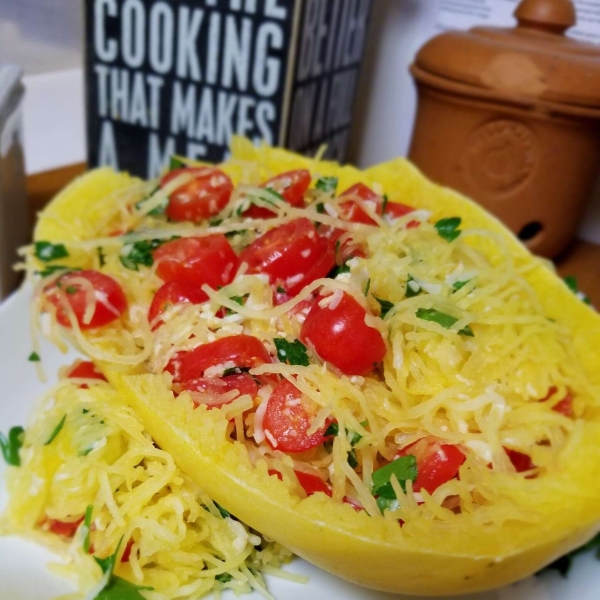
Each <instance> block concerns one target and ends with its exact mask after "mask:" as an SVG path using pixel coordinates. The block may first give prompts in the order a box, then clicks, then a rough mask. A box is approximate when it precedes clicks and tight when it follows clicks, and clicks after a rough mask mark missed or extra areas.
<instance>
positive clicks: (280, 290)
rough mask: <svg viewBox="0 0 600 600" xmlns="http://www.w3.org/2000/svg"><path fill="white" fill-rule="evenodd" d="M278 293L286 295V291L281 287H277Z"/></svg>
mask: <svg viewBox="0 0 600 600" xmlns="http://www.w3.org/2000/svg"><path fill="white" fill-rule="evenodd" d="M277 293H278V294H285V293H286V292H285V289H283V288H282V287H281V286H280V285H278V286H277Z"/></svg>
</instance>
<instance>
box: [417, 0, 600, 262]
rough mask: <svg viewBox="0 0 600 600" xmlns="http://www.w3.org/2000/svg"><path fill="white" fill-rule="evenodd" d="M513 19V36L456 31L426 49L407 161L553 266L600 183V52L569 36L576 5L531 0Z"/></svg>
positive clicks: (419, 66)
mask: <svg viewBox="0 0 600 600" xmlns="http://www.w3.org/2000/svg"><path fill="white" fill-rule="evenodd" d="M515 16H516V18H517V21H518V26H517V27H516V28H514V29H499V28H488V27H476V28H474V29H472V30H470V31H468V32H457V31H450V32H446V33H443V34H441V35H439V36H437V37H435V38H433V39H432V40H430V41H429V42H428V43H427V44H425V46H423V48H422V49H421V50H420V51H419V53H418V54H417V57H416V60H415V63H414V64H413V65H412V67H411V71H412V74H413V76H414V78H415V80H416V83H417V88H418V92H419V105H418V112H417V119H416V124H415V130H414V133H413V141H412V145H411V149H410V158H411V160H412V161H413V162H415V163H416V165H417V166H418V167H420V168H421V169H422V170H423V171H424V173H425V174H426V175H428V176H429V177H430V178H432V179H433V180H434V181H437V182H438V183H441V184H443V185H447V186H449V187H452V188H455V189H457V190H459V191H461V192H463V193H465V194H466V195H468V196H470V197H472V198H473V199H475V200H476V201H478V202H479V203H481V204H482V205H484V206H485V207H486V208H487V209H488V210H489V211H490V212H492V213H494V214H496V215H497V216H498V217H499V218H500V219H502V220H503V221H504V222H505V223H506V224H507V225H508V226H509V227H510V228H511V229H512V230H513V231H514V232H515V233H516V234H517V235H518V236H519V237H520V239H521V240H523V241H524V242H525V243H526V244H527V245H528V246H529V248H530V249H531V250H532V251H534V252H536V253H538V254H542V255H545V256H549V257H552V256H556V254H558V253H559V252H560V251H561V250H562V249H563V248H565V246H566V245H567V244H568V242H569V240H570V239H571V238H572V237H573V235H574V233H575V230H576V228H577V224H578V221H579V219H580V217H581V213H582V210H583V208H584V207H585V203H586V201H587V200H588V199H589V198H590V196H591V193H592V189H593V187H594V183H595V181H596V179H597V177H598V175H599V174H600V47H597V46H593V45H590V44H583V43H581V42H577V41H575V40H572V39H569V38H567V37H565V35H564V33H565V31H566V30H567V29H568V28H569V27H571V26H573V25H574V24H575V22H576V15H575V8H574V6H573V4H572V2H571V1H570V0H524V1H523V2H521V4H520V5H519V6H518V7H517V9H516V11H515Z"/></svg>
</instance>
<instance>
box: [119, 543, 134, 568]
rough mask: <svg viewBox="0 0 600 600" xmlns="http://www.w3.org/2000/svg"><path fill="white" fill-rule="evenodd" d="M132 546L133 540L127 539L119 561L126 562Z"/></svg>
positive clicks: (129, 556)
mask: <svg viewBox="0 0 600 600" xmlns="http://www.w3.org/2000/svg"><path fill="white" fill-rule="evenodd" d="M132 548H133V540H132V539H129V540H128V542H127V545H126V546H125V550H123V555H122V556H121V562H122V563H126V562H129V559H130V558H131V550H132Z"/></svg>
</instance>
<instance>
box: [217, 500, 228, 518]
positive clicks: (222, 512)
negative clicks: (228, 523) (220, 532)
mask: <svg viewBox="0 0 600 600" xmlns="http://www.w3.org/2000/svg"><path fill="white" fill-rule="evenodd" d="M213 504H214V505H215V506H216V508H217V510H218V511H219V513H221V516H222V517H223V518H224V519H228V518H229V517H231V513H230V512H229V511H228V510H225V509H224V508H223V507H222V506H221V505H220V504H217V503H216V502H213Z"/></svg>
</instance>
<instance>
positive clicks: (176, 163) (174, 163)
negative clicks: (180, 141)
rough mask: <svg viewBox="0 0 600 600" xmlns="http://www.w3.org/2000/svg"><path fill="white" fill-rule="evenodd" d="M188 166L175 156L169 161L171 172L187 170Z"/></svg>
mask: <svg viewBox="0 0 600 600" xmlns="http://www.w3.org/2000/svg"><path fill="white" fill-rule="evenodd" d="M186 167H187V165H186V164H185V163H184V162H183V161H182V160H181V159H180V158H177V157H176V156H175V155H172V156H171V158H170V159H169V171H174V170H175V169H185V168H186Z"/></svg>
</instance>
